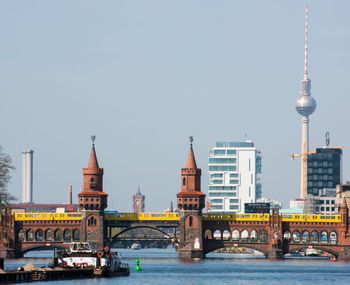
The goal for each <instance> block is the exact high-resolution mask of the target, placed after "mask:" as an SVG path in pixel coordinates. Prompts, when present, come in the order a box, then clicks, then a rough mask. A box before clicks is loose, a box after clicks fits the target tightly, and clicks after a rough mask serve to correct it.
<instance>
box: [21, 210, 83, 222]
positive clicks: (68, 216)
mask: <svg viewBox="0 0 350 285" xmlns="http://www.w3.org/2000/svg"><path fill="white" fill-rule="evenodd" d="M14 216H15V220H16V221H54V220H56V221H80V220H81V213H73V212H72V213H16V214H14Z"/></svg>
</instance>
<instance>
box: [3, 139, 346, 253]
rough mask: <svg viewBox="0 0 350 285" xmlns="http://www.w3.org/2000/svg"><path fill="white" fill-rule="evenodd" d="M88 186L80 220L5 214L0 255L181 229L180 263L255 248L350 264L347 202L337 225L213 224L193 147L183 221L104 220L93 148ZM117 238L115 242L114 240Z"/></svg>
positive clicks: (184, 184) (272, 219) (184, 175)
mask: <svg viewBox="0 0 350 285" xmlns="http://www.w3.org/2000/svg"><path fill="white" fill-rule="evenodd" d="M83 177H84V187H83V190H82V192H80V193H79V194H78V198H79V208H80V215H81V219H78V220H77V219H75V220H74V219H64V218H63V219H53V220H45V219H37V220H30V221H19V220H15V219H14V216H13V215H11V214H10V213H9V211H8V210H6V209H5V210H2V213H1V221H0V222H1V224H0V241H1V243H0V252H1V253H2V254H3V255H5V254H7V255H8V256H11V255H12V256H17V257H18V256H22V255H23V253H26V252H28V251H31V250H41V249H52V248H65V247H67V243H69V242H72V241H91V242H95V244H96V247H97V248H102V247H103V246H105V245H107V244H109V243H110V242H111V241H112V240H113V236H112V235H111V228H113V227H115V226H124V227H125V229H126V230H130V229H133V228H137V227H149V228H154V229H156V230H158V231H159V230H160V231H162V230H161V227H164V226H171V227H177V242H178V256H179V258H183V259H188V258H204V257H205V255H206V254H207V253H209V252H212V251H214V250H216V249H220V248H223V247H247V248H252V249H256V250H258V251H260V252H262V253H264V254H265V255H266V257H268V258H283V255H284V254H285V253H288V252H292V251H298V250H301V249H303V248H315V249H321V250H324V251H327V252H329V253H330V254H332V255H334V256H336V257H338V258H339V259H350V232H349V209H348V207H347V204H346V202H345V199H343V204H342V207H341V210H340V217H341V219H340V220H339V221H338V222H305V221H303V222H300V221H298V222H287V221H282V215H280V214H279V213H278V210H274V211H273V213H272V214H270V215H269V219H267V220H264V221H254V220H252V221H238V220H220V219H217V220H210V219H207V218H206V217H205V216H203V214H202V210H203V208H204V205H205V194H204V193H202V192H201V185H200V180H201V169H199V168H197V165H196V161H195V157H194V153H193V149H192V145H191V148H190V151H189V155H188V160H187V163H186V166H185V168H183V169H182V170H181V191H180V192H179V193H178V194H177V205H178V208H179V210H180V215H179V220H178V221H173V222H171V223H167V221H158V222H154V221H153V222H149V221H137V222H135V221H132V220H130V221H128V220H124V221H123V222H122V223H120V224H119V225H118V224H116V222H113V223H112V222H110V221H106V220H105V213H104V209H105V208H106V207H107V197H108V195H107V194H106V193H105V192H103V186H102V180H103V179H102V177H103V168H99V166H98V162H97V156H96V152H95V147H94V145H93V147H92V150H91V154H90V159H89V164H88V167H87V168H84V169H83ZM123 223H124V224H123ZM114 238H116V237H114Z"/></svg>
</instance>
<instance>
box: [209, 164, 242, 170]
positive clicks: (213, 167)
mask: <svg viewBox="0 0 350 285" xmlns="http://www.w3.org/2000/svg"><path fill="white" fill-rule="evenodd" d="M209 171H236V166H231V165H230V166H221V165H210V166H209Z"/></svg>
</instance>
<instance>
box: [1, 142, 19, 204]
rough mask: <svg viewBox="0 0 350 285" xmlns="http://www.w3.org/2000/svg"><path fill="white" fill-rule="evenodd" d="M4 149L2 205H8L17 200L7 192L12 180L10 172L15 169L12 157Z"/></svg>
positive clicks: (2, 158) (2, 157)
mask: <svg viewBox="0 0 350 285" xmlns="http://www.w3.org/2000/svg"><path fill="white" fill-rule="evenodd" d="M3 150H4V149H3V147H2V146H0V203H1V204H6V203H8V202H10V201H14V200H16V198H15V197H13V196H12V195H11V194H9V193H8V191H7V186H8V183H9V182H10V180H11V175H10V172H11V171H12V170H14V169H15V167H14V166H13V165H12V160H11V157H10V156H9V155H8V154H6V153H4V152H3Z"/></svg>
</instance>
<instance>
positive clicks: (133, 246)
mask: <svg viewBox="0 0 350 285" xmlns="http://www.w3.org/2000/svg"><path fill="white" fill-rule="evenodd" d="M130 248H131V249H133V250H138V249H141V244H139V243H138V242H135V243H133V244H132V245H131V247H130Z"/></svg>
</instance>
